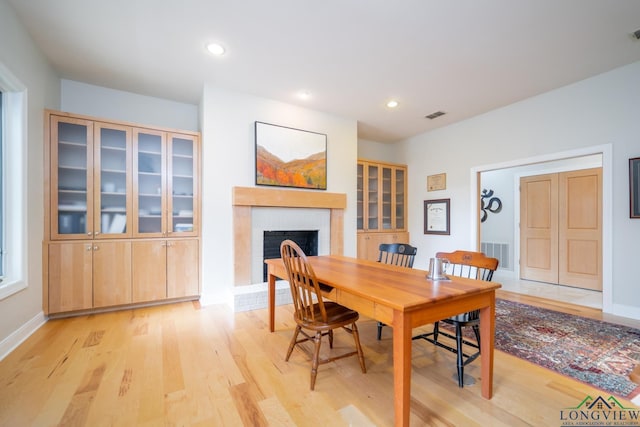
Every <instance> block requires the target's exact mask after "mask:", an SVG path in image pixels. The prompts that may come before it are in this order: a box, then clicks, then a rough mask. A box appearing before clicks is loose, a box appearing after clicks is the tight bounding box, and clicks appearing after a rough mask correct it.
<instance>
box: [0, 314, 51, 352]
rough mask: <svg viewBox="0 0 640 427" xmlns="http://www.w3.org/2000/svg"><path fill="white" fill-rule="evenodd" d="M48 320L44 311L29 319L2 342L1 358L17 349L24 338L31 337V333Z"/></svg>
mask: <svg viewBox="0 0 640 427" xmlns="http://www.w3.org/2000/svg"><path fill="white" fill-rule="evenodd" d="M46 322H47V318H46V317H45V315H44V313H43V312H40V313H38V314H37V315H35V316H34V317H33V318H31V319H30V320H28V321H27V322H26V323H25V324H24V325H22V326H20V328H18V329H17V330H16V331H14V332H13V333H12V334H11V335H9V336H8V337H7V338H5V339H4V340H2V341H1V342H0V360H2V359H4V358H5V357H7V355H8V354H9V353H11V352H12V351H13V350H15V349H16V347H18V346H19V345H20V344H22V342H23V341H24V340H26V339H27V338H29V337H30V336H31V334H33V333H34V332H35V331H37V330H38V329H39V328H40V326H42V325H44V324H45V323H46Z"/></svg>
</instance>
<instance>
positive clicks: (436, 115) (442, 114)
mask: <svg viewBox="0 0 640 427" xmlns="http://www.w3.org/2000/svg"><path fill="white" fill-rule="evenodd" d="M445 114H446V113H445V112H444V111H436V112H435V113H431V114H427V115H426V116H424V117H425V118H426V119H429V120H433V119H436V118H438V117H440V116H444V115H445Z"/></svg>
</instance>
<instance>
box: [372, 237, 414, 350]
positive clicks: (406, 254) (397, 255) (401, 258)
mask: <svg viewBox="0 0 640 427" xmlns="http://www.w3.org/2000/svg"><path fill="white" fill-rule="evenodd" d="M378 249H379V250H380V253H379V254H378V262H381V263H383V264H392V265H399V266H401V267H408V268H413V261H414V260H415V258H416V253H417V252H418V248H414V247H413V246H411V245H409V244H407V243H382V244H381V245H380V246H379V247H378ZM383 326H385V324H384V323H382V322H378V341H380V339H381V338H382V327H383Z"/></svg>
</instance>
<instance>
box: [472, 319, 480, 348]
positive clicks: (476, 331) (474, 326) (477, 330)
mask: <svg viewBox="0 0 640 427" xmlns="http://www.w3.org/2000/svg"><path fill="white" fill-rule="evenodd" d="M472 328H473V333H474V334H475V335H476V341H478V352H480V353H482V352H481V351H480V326H479V325H473V326H472Z"/></svg>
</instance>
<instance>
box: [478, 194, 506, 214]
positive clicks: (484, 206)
mask: <svg viewBox="0 0 640 427" xmlns="http://www.w3.org/2000/svg"><path fill="white" fill-rule="evenodd" d="M485 199H489V202H488V203H486V202H485ZM480 210H481V211H482V214H481V215H480V222H485V221H486V220H487V215H488V214H487V211H489V212H491V213H498V212H500V211H501V210H502V201H501V200H500V199H499V198H497V197H493V190H487V189H485V188H483V189H482V194H480Z"/></svg>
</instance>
